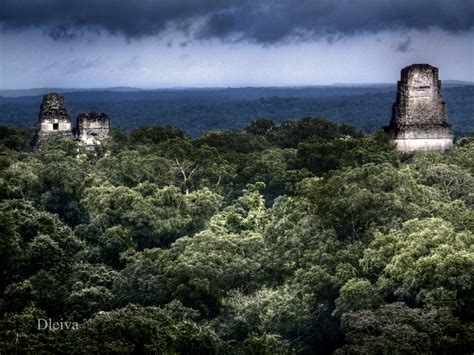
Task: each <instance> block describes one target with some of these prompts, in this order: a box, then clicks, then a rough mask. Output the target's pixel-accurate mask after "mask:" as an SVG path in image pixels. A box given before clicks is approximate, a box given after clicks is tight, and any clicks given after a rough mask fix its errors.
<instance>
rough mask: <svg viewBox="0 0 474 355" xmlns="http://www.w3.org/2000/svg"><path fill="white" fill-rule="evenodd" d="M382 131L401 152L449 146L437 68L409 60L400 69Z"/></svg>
mask: <svg viewBox="0 0 474 355" xmlns="http://www.w3.org/2000/svg"><path fill="white" fill-rule="evenodd" d="M385 131H386V132H387V133H388V134H389V136H390V140H391V141H392V142H393V143H394V144H395V146H396V149H397V151H398V152H399V153H400V154H401V155H405V156H408V155H411V154H413V153H415V152H420V151H440V152H445V151H447V150H450V149H451V148H452V147H453V131H452V127H451V125H450V124H448V121H447V118H446V108H445V103H444V102H443V100H442V98H441V81H440V80H438V68H435V67H433V66H431V65H429V64H412V65H410V66H408V67H406V68H403V69H402V71H401V80H400V81H399V82H398V87H397V99H396V102H395V103H394V104H393V107H392V119H391V121H390V125H389V126H388V127H385Z"/></svg>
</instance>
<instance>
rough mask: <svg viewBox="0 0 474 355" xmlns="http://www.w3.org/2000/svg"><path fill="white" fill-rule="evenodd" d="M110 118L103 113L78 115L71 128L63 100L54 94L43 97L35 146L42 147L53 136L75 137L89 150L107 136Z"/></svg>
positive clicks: (69, 117)
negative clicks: (74, 124)
mask: <svg viewBox="0 0 474 355" xmlns="http://www.w3.org/2000/svg"><path fill="white" fill-rule="evenodd" d="M109 131H110V118H109V116H107V115H106V114H105V113H100V114H99V113H97V112H89V113H80V114H79V115H78V116H77V119H76V126H75V127H74V128H72V125H71V116H69V113H68V111H67V107H66V104H65V102H64V98H63V97H62V96H61V95H59V94H57V93H55V92H52V93H49V94H46V95H44V96H43V102H42V103H41V107H40V113H39V130H38V134H37V140H36V146H38V147H40V146H41V145H43V144H44V143H45V142H46V141H47V140H48V138H49V137H51V135H53V134H61V135H64V136H66V137H71V138H73V137H75V138H77V139H78V140H79V141H80V142H82V143H83V144H84V145H85V146H86V147H88V148H91V147H94V145H96V144H100V142H101V141H102V140H103V139H105V138H107V137H108V136H109Z"/></svg>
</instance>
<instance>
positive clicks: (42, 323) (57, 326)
mask: <svg viewBox="0 0 474 355" xmlns="http://www.w3.org/2000/svg"><path fill="white" fill-rule="evenodd" d="M78 329H79V324H78V323H77V322H65V321H63V319H62V318H61V320H60V321H53V320H52V319H51V318H48V319H44V318H38V330H78Z"/></svg>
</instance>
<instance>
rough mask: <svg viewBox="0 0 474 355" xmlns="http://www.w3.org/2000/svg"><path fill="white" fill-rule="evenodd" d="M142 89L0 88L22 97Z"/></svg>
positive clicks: (6, 94)
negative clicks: (53, 93) (55, 93)
mask: <svg viewBox="0 0 474 355" xmlns="http://www.w3.org/2000/svg"><path fill="white" fill-rule="evenodd" d="M141 90H142V89H138V88H131V87H127V86H123V87H122V86H117V87H113V88H103V89H72V88H71V89H67V88H35V89H16V90H3V89H0V96H3V97H22V96H36V95H44V94H47V93H48V92H58V93H66V92H81V91H112V92H134V91H141Z"/></svg>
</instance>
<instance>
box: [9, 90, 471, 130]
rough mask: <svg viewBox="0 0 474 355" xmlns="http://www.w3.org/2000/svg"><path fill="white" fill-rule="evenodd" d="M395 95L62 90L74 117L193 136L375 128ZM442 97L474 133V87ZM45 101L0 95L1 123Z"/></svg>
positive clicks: (30, 114)
mask: <svg viewBox="0 0 474 355" xmlns="http://www.w3.org/2000/svg"><path fill="white" fill-rule="evenodd" d="M0 94H1V92H0ZM395 96H396V93H395V86H394V85H381V86H367V87H313V88H229V89H215V90H210V89H208V90H205V89H200V90H154V91H136V92H112V91H84V92H65V93H64V98H65V99H66V103H67V105H68V108H69V112H70V113H71V116H72V117H73V118H75V117H76V116H77V114H78V113H80V112H89V111H97V112H106V113H107V114H108V115H109V116H110V117H111V118H112V122H111V123H112V125H113V126H114V127H119V128H122V129H124V130H125V131H127V132H129V131H130V130H132V129H135V128H138V127H141V126H145V125H172V126H173V127H176V128H181V129H183V130H185V131H186V132H187V133H189V134H191V136H192V137H194V138H197V137H198V136H199V135H201V134H203V133H204V132H205V131H207V130H209V129H220V130H228V129H234V128H240V129H241V128H244V127H245V126H246V125H247V124H249V123H250V122H251V121H252V120H254V119H255V117H271V118H272V119H274V120H275V122H276V123H281V122H283V121H285V120H288V119H295V118H299V117H305V116H315V117H319V116H325V117H331V119H332V120H334V121H335V122H338V123H345V124H351V125H353V126H355V127H357V128H358V129H360V130H363V131H365V132H371V131H375V130H377V129H378V128H380V127H382V126H385V125H387V124H388V122H389V121H390V117H391V105H392V103H393V102H394V101H395ZM443 96H444V99H445V100H446V102H447V111H448V119H449V121H450V123H452V124H453V126H454V130H455V134H456V135H457V136H464V135H466V134H467V133H470V132H473V131H474V123H473V120H472V112H474V86H472V85H471V86H450V85H447V87H445V88H444V89H443ZM41 99H42V97H41V96H40V95H36V96H28V97H12V98H8V97H3V98H2V97H0V123H3V124H11V125H15V126H20V125H31V124H33V123H35V122H36V121H37V117H38V107H39V105H40V103H41Z"/></svg>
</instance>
